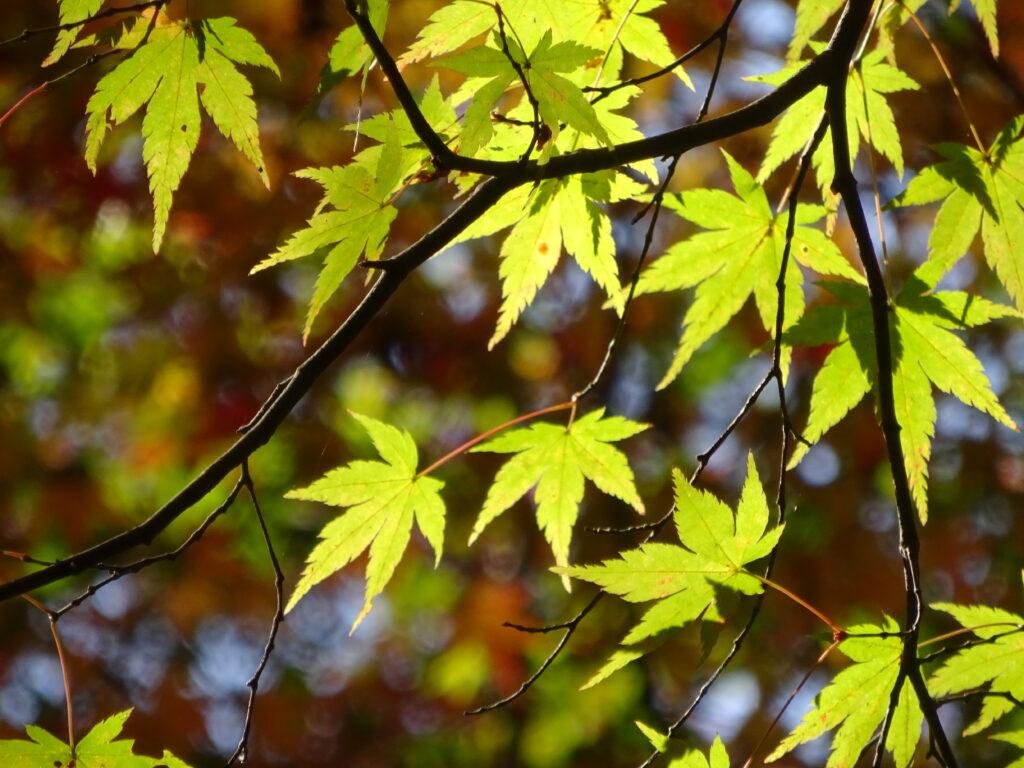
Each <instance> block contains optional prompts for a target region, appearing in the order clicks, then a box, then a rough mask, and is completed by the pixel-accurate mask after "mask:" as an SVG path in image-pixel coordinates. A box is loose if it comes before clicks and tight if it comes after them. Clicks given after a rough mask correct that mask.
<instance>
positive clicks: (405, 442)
mask: <svg viewBox="0 0 1024 768" xmlns="http://www.w3.org/2000/svg"><path fill="white" fill-rule="evenodd" d="M350 413H352V412H351V411H350ZM352 416H353V417H354V418H355V419H356V420H357V421H358V422H359V423H360V424H361V425H362V426H363V429H365V430H366V432H367V434H369V436H370V439H371V440H372V441H373V445H374V447H375V448H376V449H377V452H378V453H379V454H380V456H381V458H382V459H384V461H353V462H350V463H349V464H347V465H346V466H344V467H338V468H337V469H334V470H331V471H330V472H328V473H327V474H326V475H324V476H323V477H322V478H320V479H319V480H317V481H316V482H315V483H313V484H312V485H310V486H309V487H307V488H300V489H296V490H293V491H289V492H288V493H287V494H285V495H286V497H287V498H289V499H303V500H306V501H320V502H323V503H325V504H331V505H333V506H336V507H349V509H348V510H347V511H346V512H345V513H344V514H343V515H341V516H339V517H336V518H334V519H333V520H331V521H330V522H329V523H327V525H325V526H324V528H323V530H322V531H320V538H321V539H322V541H320V542H319V543H318V544H317V545H316V547H314V548H313V551H312V552H310V554H309V557H308V558H307V559H306V568H305V569H304V570H303V572H302V576H301V578H300V579H299V583H298V584H297V585H296V587H295V591H294V592H292V595H291V597H290V598H289V600H288V605H287V607H286V608H285V611H286V612H287V611H290V610H291V609H292V608H293V607H295V604H296V603H297V602H299V600H301V599H302V597H303V595H305V594H306V593H307V592H308V591H309V590H310V588H311V587H313V586H314V585H316V584H319V583H320V582H321V581H323V580H324V579H326V578H327V577H328V576H331V575H332V574H334V573H336V572H337V571H339V570H341V569H342V568H344V567H345V566H346V565H348V564H349V563H350V562H352V561H353V560H355V559H356V558H357V557H358V556H359V555H360V554H362V552H363V551H364V550H366V549H367V548H369V551H370V556H369V559H368V561H367V563H366V599H365V602H364V604H363V609H362V611H361V612H360V613H359V616H358V617H357V618H356V620H355V622H354V623H353V625H352V630H353V631H354V630H355V628H356V627H357V626H359V623H360V622H361V621H362V620H363V618H365V616H366V614H367V613H369V612H370V609H371V608H372V607H373V598H375V597H376V596H377V595H379V594H380V593H381V591H382V590H383V589H384V587H385V586H386V585H387V583H388V581H389V580H390V579H391V575H392V574H393V573H394V571H395V567H396V566H397V565H398V562H399V560H401V558H402V553H403V552H404V551H405V548H406V545H407V544H408V543H409V536H410V533H411V531H412V524H413V520H415V521H416V525H417V526H418V527H419V529H420V532H421V533H422V534H423V537H424V538H425V539H426V540H427V542H428V543H429V544H430V546H431V547H432V548H433V550H434V555H435V564H436V563H437V562H440V559H441V548H442V544H443V542H444V517H445V506H444V501H443V500H442V499H441V495H440V492H441V489H442V488H443V487H444V483H443V482H441V481H440V480H436V479H434V478H432V477H420V476H418V475H417V474H416V465H417V462H418V454H417V451H416V444H415V443H414V442H413V440H412V437H410V436H409V433H408V432H405V431H404V430H399V429H397V428H395V427H392V426H390V425H388V424H384V423H383V422H380V421H377V420H376V419H372V418H370V417H369V416H363V415H361V414H358V413H352Z"/></svg>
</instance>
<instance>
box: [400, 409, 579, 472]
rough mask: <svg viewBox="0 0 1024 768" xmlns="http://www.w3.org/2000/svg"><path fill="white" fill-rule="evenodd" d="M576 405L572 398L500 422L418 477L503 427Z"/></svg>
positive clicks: (450, 453)
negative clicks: (502, 422)
mask: <svg viewBox="0 0 1024 768" xmlns="http://www.w3.org/2000/svg"><path fill="white" fill-rule="evenodd" d="M575 407H576V403H575V402H573V401H571V400H570V401H569V402H566V403H559V404H558V405H549V406H548V407H547V408H541V409H540V410H539V411H531V412H530V413H524V414H523V415H522V416H516V418H514V419H512V420H511V421H506V422H505V423H504V424H499V425H498V426H496V427H494V428H493V429H489V430H487V431H486V432H484V433H483V434H482V435H477V436H476V437H474V438H473V439H472V440H467V441H466V442H464V443H463V444H462V445H460V446H459V447H458V448H455V449H454V450H452V451H449V452H448V453H446V454H445V455H444V456H442V457H441V458H440V459H438V460H437V461H435V462H434V463H433V464H431V465H430V466H429V467H427V468H426V469H421V470H420V471H419V472H418V473H417V474H416V478H417V479H419V478H421V477H424V476H425V475H429V474H430V473H431V472H433V471H434V470H435V469H437V468H438V467H440V466H441V465H442V464H444V463H446V462H447V461H449V460H450V459H454V458H455V457H456V456H458V455H459V454H460V453H465V452H466V451H468V450H469V449H470V448H472V447H473V446H474V445H476V444H477V443H481V442H483V441H484V440H486V439H487V438H488V437H490V436H491V435H495V434H497V433H498V432H501V431H502V430H503V429H508V428H509V427H511V426H513V425H515V424H518V423H519V422H521V421H526V420H527V419H532V418H535V417H537V416H543V415H544V414H545V413H554V412H555V411H564V410H566V409H568V408H573V409H575Z"/></svg>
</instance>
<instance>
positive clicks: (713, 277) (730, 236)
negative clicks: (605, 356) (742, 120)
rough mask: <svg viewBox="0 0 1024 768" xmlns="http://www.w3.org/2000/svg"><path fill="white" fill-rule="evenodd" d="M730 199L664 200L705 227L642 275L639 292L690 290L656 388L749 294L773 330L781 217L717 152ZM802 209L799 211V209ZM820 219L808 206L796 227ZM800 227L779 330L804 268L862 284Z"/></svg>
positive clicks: (793, 313) (718, 193) (798, 305)
mask: <svg viewBox="0 0 1024 768" xmlns="http://www.w3.org/2000/svg"><path fill="white" fill-rule="evenodd" d="M723 154H724V155H725V159H726V162H727V163H728V165H729V173H730V175H731V177H732V182H733V187H734V188H735V190H736V192H737V195H735V196H734V195H730V194H729V193H727V192H724V191H722V190H718V189H696V190H690V191H687V192H683V193H681V194H680V195H678V196H672V197H670V198H667V199H666V204H667V206H668V207H669V208H670V209H671V210H673V211H675V212H676V213H678V214H679V215H680V216H682V217H683V218H684V219H688V220H689V221H692V222H693V223H694V224H696V225H698V226H700V227H703V228H704V229H708V230H710V231H708V232H700V233H698V234H696V235H693V236H692V237H690V238H689V239H687V240H684V241H682V242H680V243H677V244H676V245H674V246H671V247H670V248H669V250H668V252H667V253H666V254H665V255H664V256H662V257H661V258H660V259H658V260H657V261H655V262H654V264H652V265H651V267H650V268H649V269H648V270H646V271H645V272H644V274H643V275H642V276H641V278H640V282H639V284H638V285H637V292H638V293H648V292H652V291H672V290H679V289H683V288H689V287H692V286H697V290H696V293H695V295H694V299H693V303H692V304H691V305H690V307H689V309H688V310H687V312H686V316H685V317H684V318H683V335H682V338H681V339H680V341H679V347H678V349H677V350H676V353H675V357H674V358H673V360H672V364H671V366H670V367H669V370H668V372H667V373H666V374H665V376H664V377H663V378H662V380H661V382H660V383H659V385H658V387H659V388H662V387H665V386H667V385H668V384H669V383H671V382H672V381H673V380H674V379H675V378H676V376H678V375H679V372H680V371H681V370H682V369H683V366H685V365H686V363H687V362H688V361H689V360H690V358H691V357H692V356H693V354H694V352H696V351H697V350H698V349H700V347H701V346H703V345H704V343H705V342H706V341H707V340H708V339H710V338H711V337H712V336H713V335H714V334H716V333H717V332H718V331H720V330H721V329H722V328H723V327H724V326H725V324H726V323H728V322H729V320H730V319H732V317H733V316H734V315H735V314H736V313H737V312H739V311H740V308H742V307H743V305H744V304H746V302H747V299H748V298H750V297H751V296H753V297H754V301H755V303H756V305H757V309H758V312H759V313H760V316H761V322H762V324H763V325H764V328H765V330H766V331H768V332H773V331H774V328H775V317H776V311H777V307H778V290H777V288H776V281H777V280H778V278H779V272H780V271H781V269H782V254H783V248H784V246H785V228H786V221H787V214H783V215H779V216H776V215H775V213H774V212H773V211H772V210H771V207H770V206H769V204H768V197H767V195H766V194H765V192H764V189H763V188H762V187H761V185H760V184H758V183H757V182H756V181H755V180H754V179H753V178H752V177H751V175H750V174H749V173H748V172H747V171H746V170H744V169H743V167H742V166H741V165H740V164H739V163H737V162H736V161H735V160H734V159H733V158H732V156H731V155H729V154H728V153H726V152H723ZM800 207H801V208H804V206H800ZM823 215H824V209H823V208H821V207H820V206H807V207H806V210H805V211H804V213H803V215H802V218H801V224H810V223H812V222H814V221H816V220H817V219H818V218H820V217H821V216H823ZM812 232H814V230H811V229H810V228H809V227H806V226H799V227H797V229H796V233H795V236H794V244H795V247H794V248H793V252H792V256H793V258H791V259H790V260H789V262H788V265H787V269H786V294H785V313H786V316H785V325H784V327H786V328H788V327H790V326H791V325H793V323H795V322H796V321H797V320H798V319H799V318H800V316H801V315H802V314H803V311H804V294H803V274H802V273H801V271H800V268H799V266H798V264H803V265H804V266H806V267H809V268H810V269H813V270H815V271H816V272H819V273H821V274H837V275H842V276H844V277H848V278H850V279H852V280H857V281H863V278H862V277H861V276H860V275H859V274H858V273H857V272H856V271H855V270H854V269H853V268H852V267H851V266H850V264H849V263H848V262H847V261H846V260H845V259H844V258H843V256H842V255H841V254H840V252H839V250H838V249H837V248H836V247H835V245H834V244H833V243H831V242H830V241H829V240H827V239H825V238H824V237H820V236H819V235H820V233H816V234H811V233H812Z"/></svg>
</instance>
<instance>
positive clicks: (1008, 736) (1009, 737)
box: [992, 730, 1024, 768]
mask: <svg viewBox="0 0 1024 768" xmlns="http://www.w3.org/2000/svg"><path fill="white" fill-rule="evenodd" d="M992 738H993V739H999V741H1005V742H1006V743H1007V744H1013V746H1015V747H1020V748H1021V749H1024V730H1021V731H1010V732H1009V733H995V734H992ZM1006 768H1024V756H1022V757H1019V758H1017V759H1016V760H1014V761H1013V762H1012V763H1010V764H1009V765H1008V766H1006Z"/></svg>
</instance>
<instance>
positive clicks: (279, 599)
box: [226, 461, 284, 766]
mask: <svg viewBox="0 0 1024 768" xmlns="http://www.w3.org/2000/svg"><path fill="white" fill-rule="evenodd" d="M239 482H240V483H241V484H242V485H244V486H245V489H246V491H248V492H249V498H250V499H252V508H253V511H254V512H255V513H256V519H257V520H258V521H259V524H260V532H261V533H262V534H263V541H264V543H265V544H266V545H267V556H268V557H269V558H270V564H271V566H272V567H273V568H274V600H275V607H274V618H273V619H272V620H271V622H270V632H269V633H268V635H267V643H266V645H265V646H264V648H263V655H262V656H261V657H260V662H259V664H257V665H256V671H255V672H253V675H252V677H250V678H249V680H248V682H247V683H246V686H247V687H248V688H249V702H248V704H247V705H246V707H245V724H244V725H243V726H242V736H241V738H239V740H238V746H237V747H235V751H234V752H232V753H231V757H229V758H228V761H227V763H226V765H229V766H230V765H234V764H235V763H236V762H237V763H244V762H245V761H246V758H247V755H248V751H249V734H250V733H251V732H252V721H253V714H254V713H255V711H256V694H257V692H258V691H259V687H260V678H261V677H262V676H263V670H264V669H266V668H267V662H269V661H270V654H271V653H273V652H274V643H275V641H276V640H277V632H278V630H279V629H280V628H281V623H282V622H283V621H284V572H283V571H282V570H281V564H280V562H278V559H277V554H276V553H275V552H274V543H273V541H272V540H271V538H270V531H269V530H268V529H267V521H266V520H265V519H264V517H263V512H262V511H261V510H260V502H259V499H257V498H256V486H255V485H254V484H253V482H252V476H251V475H250V474H249V463H248V462H247V461H246V462H243V463H242V476H241V478H239Z"/></svg>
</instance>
